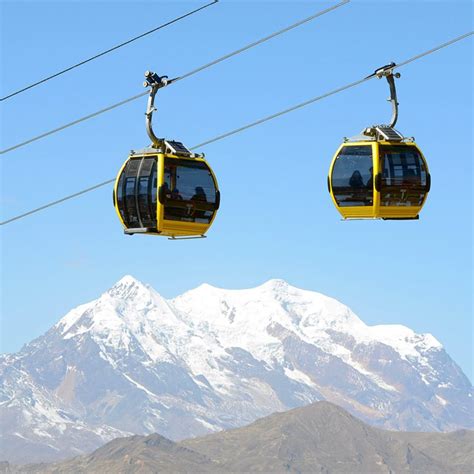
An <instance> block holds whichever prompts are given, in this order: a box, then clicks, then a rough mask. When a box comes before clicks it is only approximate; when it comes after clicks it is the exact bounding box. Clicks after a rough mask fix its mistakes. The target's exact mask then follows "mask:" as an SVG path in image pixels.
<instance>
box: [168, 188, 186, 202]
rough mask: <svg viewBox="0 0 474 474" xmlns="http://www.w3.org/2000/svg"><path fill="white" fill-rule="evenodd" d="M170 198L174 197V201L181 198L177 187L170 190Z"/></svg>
mask: <svg viewBox="0 0 474 474" xmlns="http://www.w3.org/2000/svg"><path fill="white" fill-rule="evenodd" d="M171 199H174V200H176V201H182V200H183V196H181V193H180V192H179V189H178V188H174V189H173V191H171Z"/></svg>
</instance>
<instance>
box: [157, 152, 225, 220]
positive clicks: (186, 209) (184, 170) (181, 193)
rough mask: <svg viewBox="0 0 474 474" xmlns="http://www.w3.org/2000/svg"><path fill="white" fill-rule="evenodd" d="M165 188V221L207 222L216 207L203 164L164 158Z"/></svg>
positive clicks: (207, 170)
mask: <svg viewBox="0 0 474 474" xmlns="http://www.w3.org/2000/svg"><path fill="white" fill-rule="evenodd" d="M164 185H165V186H166V187H167V191H166V198H167V199H166V205H165V214H164V218H165V219H168V220H179V221H185V222H198V223H209V222H210V220H211V219H212V216H213V215H214V211H215V207H216V206H215V205H216V185H215V183H214V179H213V177H212V174H211V172H210V170H209V168H208V166H207V165H206V164H205V163H203V162H199V161H191V160H178V159H173V158H167V159H166V160H165V174H164Z"/></svg>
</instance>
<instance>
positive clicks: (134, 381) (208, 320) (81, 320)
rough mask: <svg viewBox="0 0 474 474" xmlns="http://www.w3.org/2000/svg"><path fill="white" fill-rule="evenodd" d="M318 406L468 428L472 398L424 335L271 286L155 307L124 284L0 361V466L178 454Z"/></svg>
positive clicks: (369, 417)
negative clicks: (103, 451) (112, 449)
mask: <svg viewBox="0 0 474 474" xmlns="http://www.w3.org/2000/svg"><path fill="white" fill-rule="evenodd" d="M318 400H328V401H331V402H334V403H336V404H338V405H340V406H342V407H344V408H346V409H347V410H348V411H349V412H351V413H352V414H355V415H356V416H358V417H360V418H361V419H363V420H364V421H366V422H368V423H370V424H372V425H375V426H380V427H384V428H389V429H396V430H411V431H446V430H455V429H459V428H472V427H473V426H474V421H473V410H472V408H473V405H472V386H471V384H470V382H469V381H468V379H467V378H466V377H465V376H464V374H463V373H462V371H461V370H460V369H459V367H458V366H457V365H456V364H455V363H454V362H453V360H452V359H451V358H450V357H449V355H448V354H447V353H446V352H445V351H444V349H443V348H442V346H441V344H440V343H439V342H438V341H437V340H436V339H435V338H434V337H433V336H431V335H430V334H416V333H414V332H413V331H412V330H410V329H409V328H407V327H404V326H397V325H387V326H367V325H366V324H364V323H363V322H362V321H361V320H360V319H359V318H358V317H357V316H356V315H355V314H354V313H353V312H352V311H351V310H350V309H349V308H348V307H346V306H344V305H343V304H341V303H339V302H338V301H336V300H334V299H332V298H328V297H326V296H324V295H322V294H319V293H315V292H311V291H305V290H300V289H298V288H294V287H292V286H290V285H288V284H287V283H285V282H284V281H281V280H271V281H269V282H267V283H265V284H264V285H262V286H260V287H257V288H253V289H249V290H223V289H219V288H214V287H212V286H209V285H201V286H200V287H198V288H196V289H194V290H192V291H189V292H187V293H185V294H183V295H182V296H180V297H178V298H175V299H174V300H165V299H164V298H162V297H161V296H160V295H159V294H158V293H157V292H156V291H154V290H153V289H152V288H151V287H149V286H147V285H144V284H142V283H140V282H139V281H137V280H136V279H134V278H133V277H130V276H126V277H124V278H123V279H121V280H120V281H119V282H118V283H117V284H115V285H114V286H113V287H112V288H111V289H110V290H108V291H107V292H106V293H104V294H103V295H101V296H100V297H99V298H98V299H97V300H95V301H92V302H90V303H87V304H85V305H81V306H79V307H78V308H76V309H74V310H72V311H70V312H69V313H68V314H67V315H66V316H65V317H64V318H62V319H61V320H60V321H59V322H58V323H57V324H56V325H55V326H54V327H53V328H51V329H50V330H49V331H48V332H47V333H46V334H45V335H43V336H41V337H39V338H38V339H36V340H34V341H32V342H31V343H30V344H28V345H26V346H25V347H24V348H23V349H22V350H21V351H20V352H18V353H16V354H10V355H3V356H2V357H1V359H0V416H1V423H2V426H1V439H0V442H1V443H2V455H3V457H4V459H6V460H8V461H12V462H16V463H26V462H36V461H48V460H54V459H60V458H65V457H68V456H72V455H76V454H79V453H81V452H90V451H91V450H92V449H93V448H95V447H98V446H100V445H101V444H103V443H105V442H106V441H109V440H110V439H112V438H115V437H117V436H125V435H127V434H149V433H155V432H158V433H160V434H161V435H163V436H165V437H167V438H170V439H173V440H179V439H184V438H188V437H192V436H199V435H203V434H206V433H212V432H216V431H219V430H222V429H228V428H235V427H239V426H243V425H246V424H248V423H250V422H252V421H254V420H255V419H258V418H261V417H263V416H266V415H269V414H271V413H273V412H276V411H285V410H287V409H290V408H294V407H298V406H303V405H307V404H310V403H312V402H314V401H318Z"/></svg>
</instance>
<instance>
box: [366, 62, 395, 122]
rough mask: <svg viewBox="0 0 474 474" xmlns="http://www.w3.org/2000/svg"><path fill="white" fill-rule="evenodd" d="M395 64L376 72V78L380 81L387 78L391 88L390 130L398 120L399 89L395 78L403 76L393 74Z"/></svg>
mask: <svg viewBox="0 0 474 474" xmlns="http://www.w3.org/2000/svg"><path fill="white" fill-rule="evenodd" d="M395 66H396V64H395V63H393V62H392V63H390V64H387V65H385V66H382V67H380V68H378V69H376V70H375V72H374V74H373V75H374V76H377V77H378V78H379V79H382V77H385V78H386V79H387V82H388V85H389V87H390V98H388V99H387V100H388V101H389V102H391V103H392V118H391V119H390V124H389V125H388V126H389V127H390V128H393V127H394V126H395V124H396V123H397V120H398V105H399V103H398V101H397V89H396V87H395V78H397V79H398V78H399V77H400V76H401V75H400V73H399V72H396V73H395V74H394V73H393V69H394V68H395Z"/></svg>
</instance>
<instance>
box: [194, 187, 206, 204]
mask: <svg viewBox="0 0 474 474" xmlns="http://www.w3.org/2000/svg"><path fill="white" fill-rule="evenodd" d="M194 192H195V194H194V195H193V197H192V198H191V201H203V202H207V196H206V193H205V192H204V189H203V188H202V187H201V186H196V187H195V188H194Z"/></svg>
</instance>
